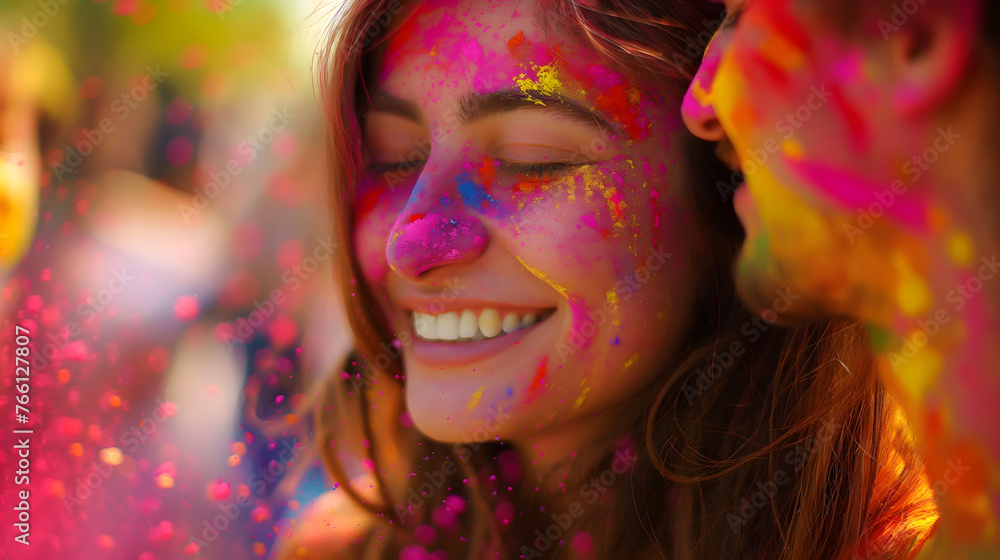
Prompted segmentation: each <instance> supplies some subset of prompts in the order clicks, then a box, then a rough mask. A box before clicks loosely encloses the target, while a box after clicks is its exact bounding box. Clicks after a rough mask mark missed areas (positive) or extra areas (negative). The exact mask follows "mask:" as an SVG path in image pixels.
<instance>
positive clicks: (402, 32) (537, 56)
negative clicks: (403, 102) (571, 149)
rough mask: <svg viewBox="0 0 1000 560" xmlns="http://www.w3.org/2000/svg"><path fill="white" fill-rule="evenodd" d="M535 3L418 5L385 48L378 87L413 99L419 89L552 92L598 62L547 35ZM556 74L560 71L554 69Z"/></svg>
mask: <svg viewBox="0 0 1000 560" xmlns="http://www.w3.org/2000/svg"><path fill="white" fill-rule="evenodd" d="M536 8H537V3H536V2H534V1H510V0H445V1H430V2H425V3H423V4H422V5H421V6H420V7H419V8H418V9H417V10H416V11H415V12H413V14H412V15H411V16H410V17H409V18H408V19H407V21H406V22H405V23H404V24H403V25H402V26H401V27H400V28H399V29H398V30H397V31H396V32H395V33H394V34H393V36H392V37H391V38H390V39H389V41H387V45H386V48H385V51H384V56H383V58H382V61H381V65H380V67H381V69H380V72H379V75H378V81H379V85H380V87H381V88H383V89H385V90H388V91H391V92H395V93H398V94H403V95H404V96H407V97H412V96H414V94H415V93H416V92H415V91H414V86H416V87H417V88H421V86H423V88H430V89H435V90H444V89H446V88H461V89H469V88H471V89H473V90H475V91H477V92H479V93H483V92H487V91H495V90H498V89H503V88H507V87H512V86H516V85H517V83H516V82H517V81H518V80H520V81H521V82H522V84H523V85H526V86H527V85H535V86H537V85H540V84H539V82H540V81H541V82H544V81H548V82H549V86H550V87H551V86H553V85H554V84H555V82H557V81H559V77H558V75H562V76H563V78H565V77H568V74H579V73H581V69H585V68H587V67H588V66H592V65H594V64H595V63H596V62H597V56H596V54H594V53H593V52H591V51H589V50H586V49H582V48H579V47H577V46H575V45H573V44H571V43H570V42H568V41H566V40H564V39H561V38H558V37H551V36H548V35H547V34H546V33H545V31H544V30H543V27H542V24H541V23H540V21H539V14H538V11H537V9H536ZM557 67H558V68H557Z"/></svg>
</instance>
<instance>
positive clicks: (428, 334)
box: [413, 313, 437, 340]
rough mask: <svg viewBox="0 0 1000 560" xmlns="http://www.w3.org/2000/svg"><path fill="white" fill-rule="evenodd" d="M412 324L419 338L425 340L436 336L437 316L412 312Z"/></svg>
mask: <svg viewBox="0 0 1000 560" xmlns="http://www.w3.org/2000/svg"><path fill="white" fill-rule="evenodd" d="M413 326H414V328H415V329H416V331H417V336H419V337H420V338H424V339H427V340H434V339H436V338H437V317H435V316H433V315H428V314H426V313H414V314H413Z"/></svg>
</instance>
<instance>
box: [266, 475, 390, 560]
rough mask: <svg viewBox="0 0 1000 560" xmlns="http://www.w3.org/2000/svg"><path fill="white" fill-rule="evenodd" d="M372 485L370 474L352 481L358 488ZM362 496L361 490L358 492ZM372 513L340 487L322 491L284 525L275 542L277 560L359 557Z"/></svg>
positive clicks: (371, 520) (372, 523)
mask: <svg viewBox="0 0 1000 560" xmlns="http://www.w3.org/2000/svg"><path fill="white" fill-rule="evenodd" d="M372 484H374V479H373V478H372V477H371V475H368V474H366V475H362V476H359V477H357V478H355V479H353V480H352V481H351V485H352V486H354V487H356V488H358V487H363V488H369V487H370V486H371V485H372ZM359 493H361V494H362V495H364V492H359ZM375 524H376V518H375V516H374V515H373V514H372V513H371V512H369V511H368V510H366V509H365V508H364V507H362V506H361V505H360V504H358V503H357V502H356V501H355V500H354V499H353V498H351V497H350V496H349V495H347V493H346V492H344V491H342V490H330V491H328V492H324V493H323V494H321V495H320V496H319V497H318V498H316V499H315V500H314V501H313V502H312V503H310V504H309V505H308V506H307V507H306V508H305V509H304V510H303V511H302V513H301V514H300V515H298V516H297V517H296V518H295V519H293V520H291V522H290V523H289V524H288V525H287V526H286V527H284V530H283V531H282V533H280V534H279V535H278V542H277V544H276V545H275V550H276V551H277V555H276V556H277V558H278V559H279V560H286V559H288V560H291V559H295V560H309V559H315V560H318V559H327V558H360V557H361V551H362V550H363V549H364V547H365V545H366V541H367V539H366V536H367V535H368V534H369V533H370V531H371V530H372V529H373V528H374V527H375Z"/></svg>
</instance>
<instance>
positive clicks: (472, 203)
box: [455, 173, 500, 213]
mask: <svg viewBox="0 0 1000 560" xmlns="http://www.w3.org/2000/svg"><path fill="white" fill-rule="evenodd" d="M455 180H456V181H458V194H459V195H460V196H461V197H462V204H464V205H465V206H467V207H469V208H472V209H474V210H476V211H477V212H480V213H483V212H485V211H487V210H490V209H491V208H493V209H497V210H499V209H500V205H499V203H498V202H497V201H496V200H495V199H494V198H493V197H492V196H490V193H488V192H486V189H485V188H484V187H483V186H482V185H479V184H477V183H475V182H474V181H472V179H470V178H469V174H468V173H463V174H461V175H459V176H458V177H456V178H455Z"/></svg>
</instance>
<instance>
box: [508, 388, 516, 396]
mask: <svg viewBox="0 0 1000 560" xmlns="http://www.w3.org/2000/svg"><path fill="white" fill-rule="evenodd" d="M507 396H508V397H512V396H514V388H513V387H507Z"/></svg>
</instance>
